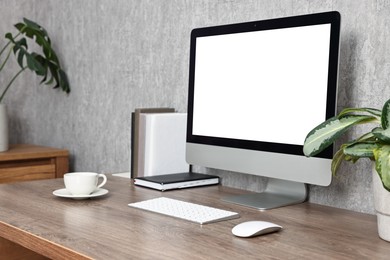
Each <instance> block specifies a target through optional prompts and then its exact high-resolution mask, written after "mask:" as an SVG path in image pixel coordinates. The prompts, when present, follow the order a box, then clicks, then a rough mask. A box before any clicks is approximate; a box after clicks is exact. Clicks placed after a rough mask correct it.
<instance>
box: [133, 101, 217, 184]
mask: <svg viewBox="0 0 390 260" xmlns="http://www.w3.org/2000/svg"><path fill="white" fill-rule="evenodd" d="M186 129H187V114H186V113H176V112H175V109H173V108H140V109H136V110H135V111H134V113H132V127H131V130H132V133H131V167H130V168H131V178H132V179H133V180H134V184H135V185H139V186H144V187H148V188H153V189H157V190H170V189H179V188H187V187H195V186H204V185H212V184H218V183H219V177H217V176H211V175H207V174H199V173H191V172H190V165H189V164H188V163H187V162H186V159H185V145H186V144H185V143H186Z"/></svg>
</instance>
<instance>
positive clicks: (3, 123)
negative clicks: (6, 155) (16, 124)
mask: <svg viewBox="0 0 390 260" xmlns="http://www.w3.org/2000/svg"><path fill="white" fill-rule="evenodd" d="M7 150H8V117H7V110H6V107H5V105H4V104H0V152H4V151H7Z"/></svg>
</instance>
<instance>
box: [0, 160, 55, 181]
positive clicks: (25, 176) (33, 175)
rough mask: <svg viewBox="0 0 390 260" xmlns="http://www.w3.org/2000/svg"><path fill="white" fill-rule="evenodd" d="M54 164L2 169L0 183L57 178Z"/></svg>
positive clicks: (0, 170)
mask: <svg viewBox="0 0 390 260" xmlns="http://www.w3.org/2000/svg"><path fill="white" fill-rule="evenodd" d="M55 172H56V167H55V165H54V164H46V165H34V166H25V167H11V168H2V169H0V183H6V182H15V181H29V180H41V179H52V178H55Z"/></svg>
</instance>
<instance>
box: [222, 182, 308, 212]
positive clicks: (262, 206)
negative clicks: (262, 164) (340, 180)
mask: <svg viewBox="0 0 390 260" xmlns="http://www.w3.org/2000/svg"><path fill="white" fill-rule="evenodd" d="M306 198H307V188H306V184H304V183H300V182H293V181H286V180H280V179H273V178H269V180H268V184H267V186H266V188H265V190H264V191H263V192H261V193H250V194H243V195H235V196H231V197H226V198H223V199H222V200H224V201H227V202H231V203H235V204H239V205H242V206H247V207H251V208H255V209H258V210H267V209H273V208H278V207H283V206H288V205H292V204H298V203H302V202H304V201H305V200H306Z"/></svg>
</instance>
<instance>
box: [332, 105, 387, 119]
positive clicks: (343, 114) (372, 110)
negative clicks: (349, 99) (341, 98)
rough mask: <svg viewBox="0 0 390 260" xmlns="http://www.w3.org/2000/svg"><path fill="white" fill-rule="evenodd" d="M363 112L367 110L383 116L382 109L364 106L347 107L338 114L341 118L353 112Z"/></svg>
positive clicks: (371, 113) (369, 112)
mask: <svg viewBox="0 0 390 260" xmlns="http://www.w3.org/2000/svg"><path fill="white" fill-rule="evenodd" d="M361 112H366V113H368V114H370V115H374V116H377V117H380V116H381V110H379V109H376V108H369V107H363V108H345V109H343V110H342V111H341V112H340V113H339V114H338V117H339V118H340V117H343V116H346V115H349V114H351V113H361Z"/></svg>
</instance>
